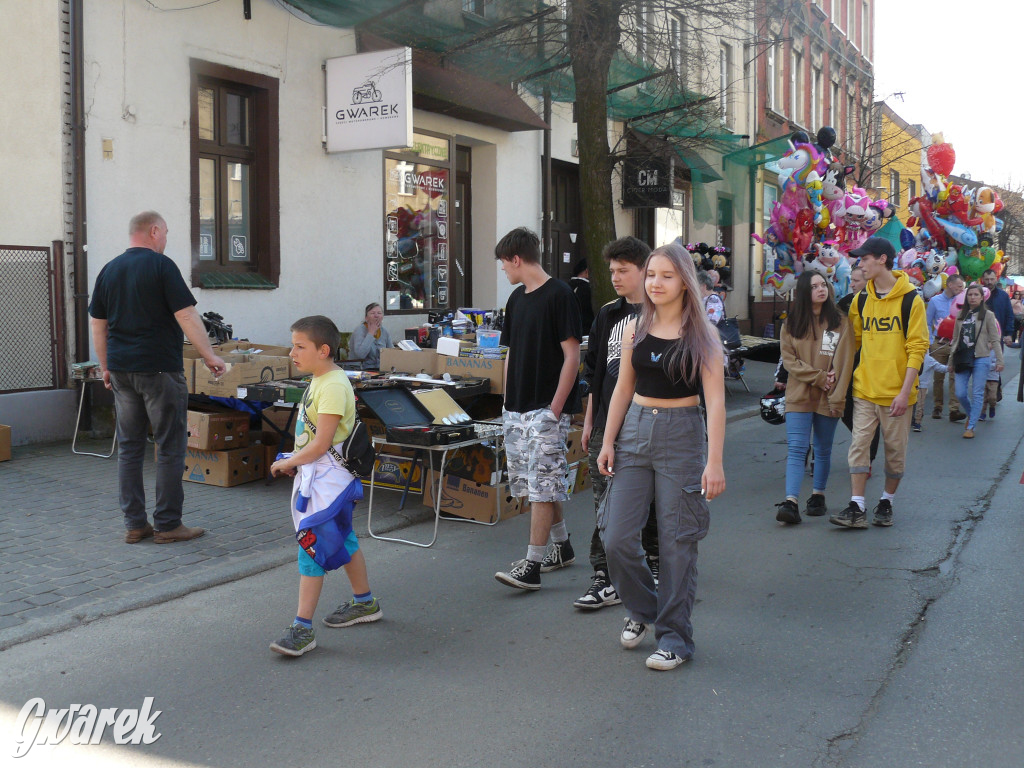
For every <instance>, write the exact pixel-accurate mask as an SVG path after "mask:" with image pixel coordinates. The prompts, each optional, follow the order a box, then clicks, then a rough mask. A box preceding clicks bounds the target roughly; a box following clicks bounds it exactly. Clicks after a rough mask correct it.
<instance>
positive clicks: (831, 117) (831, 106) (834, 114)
mask: <svg viewBox="0 0 1024 768" xmlns="http://www.w3.org/2000/svg"><path fill="white" fill-rule="evenodd" d="M828 124H829V125H831V126H832V127H833V128H835V127H836V126H837V125H839V83H832V98H831V99H830V100H829V103H828Z"/></svg>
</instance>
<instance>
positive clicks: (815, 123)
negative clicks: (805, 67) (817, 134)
mask: <svg viewBox="0 0 1024 768" xmlns="http://www.w3.org/2000/svg"><path fill="white" fill-rule="evenodd" d="M813 78H814V79H813V81H812V82H811V126H810V127H811V128H813V129H814V130H817V129H818V128H820V127H821V125H822V110H823V107H822V103H821V98H822V90H821V89H822V78H821V70H820V69H817V68H816V69H815V70H814V74H813Z"/></svg>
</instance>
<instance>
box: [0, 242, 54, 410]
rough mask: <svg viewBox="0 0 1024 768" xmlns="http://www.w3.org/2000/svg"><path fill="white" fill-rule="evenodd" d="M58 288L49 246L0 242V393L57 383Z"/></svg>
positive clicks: (47, 386) (49, 386)
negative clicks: (56, 299) (3, 243)
mask: <svg viewBox="0 0 1024 768" xmlns="http://www.w3.org/2000/svg"><path fill="white" fill-rule="evenodd" d="M57 256H58V258H59V254H58V255H57ZM58 290H59V282H58V281H57V280H56V279H55V270H54V258H53V257H52V256H51V253H50V249H49V248H40V247H35V246H24V245H0V393H3V392H23V391H26V390H36V389H53V388H55V387H58V386H60V384H61V382H60V380H61V378H62V377H61V376H60V375H59V374H58V360H59V359H60V358H62V355H61V354H60V345H59V344H58V333H61V335H62V331H63V328H62V327H59V326H58V323H57V322H56V312H55V306H56V303H55V301H54V298H55V293H56V292H57V291H58Z"/></svg>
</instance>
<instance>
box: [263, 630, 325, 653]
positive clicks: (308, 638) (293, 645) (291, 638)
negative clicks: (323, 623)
mask: <svg viewBox="0 0 1024 768" xmlns="http://www.w3.org/2000/svg"><path fill="white" fill-rule="evenodd" d="M314 648H316V636H315V635H314V634H313V630H312V629H306V627H304V626H302V625H301V624H292V625H291V626H290V627H288V629H286V630H285V636H284V637H282V638H281V639H280V640H278V641H277V642H276V643H271V644H270V650H272V651H273V652H274V653H280V654H281V655H283V656H301V655H302V654H304V653H306V652H307V651H312V650H313V649H314Z"/></svg>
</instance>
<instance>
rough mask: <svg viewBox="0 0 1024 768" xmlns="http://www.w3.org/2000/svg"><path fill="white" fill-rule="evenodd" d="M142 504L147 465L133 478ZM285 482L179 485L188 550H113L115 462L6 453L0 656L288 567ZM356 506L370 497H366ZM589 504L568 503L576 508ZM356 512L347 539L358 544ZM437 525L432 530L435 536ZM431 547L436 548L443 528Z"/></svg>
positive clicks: (102, 445) (736, 386)
mask: <svg viewBox="0 0 1024 768" xmlns="http://www.w3.org/2000/svg"><path fill="white" fill-rule="evenodd" d="M773 372H774V366H773V365H770V364H768V363H759V362H747V363H746V370H745V373H744V376H745V378H746V379H747V384H748V386H749V387H750V389H751V391H750V392H749V393H748V392H745V391H744V389H743V386H742V384H740V383H739V382H737V381H728V382H726V389H727V390H728V394H727V395H726V409H727V412H728V420H729V422H734V421H737V420H739V419H744V418H749V417H751V416H756V415H757V414H758V411H759V400H760V396H761V394H763V393H764V392H765V391H767V390H768V389H769V388H770V386H771V382H772V374H773ZM109 444H110V443H109V440H107V441H80V442H79V445H78V447H79V450H92V451H97V452H101V451H102V452H105V451H106V450H107V449H108V448H109ZM144 475H145V482H146V488H147V492H148V493H149V494H150V499H152V492H153V487H154V482H155V479H154V464H153V460H152V456H151V455H149V452H147V456H146V465H145V469H144ZM290 494H291V480H290V479H289V478H279V479H276V480H273V481H270V482H269V483H267V482H264V481H259V482H254V483H248V484H246V485H240V486H236V487H234V488H218V487H212V486H205V485H201V484H196V483H185V513H184V517H183V522H184V523H185V524H186V525H190V526H201V527H203V528H206V529H207V533H206V535H204V536H202V537H201V538H198V539H195V540H193V541H189V542H182V543H175V544H162V545H161V544H154V543H153V540H152V539H146V540H144V541H142V542H140V543H138V544H133V545H128V544H125V543H124V526H123V522H122V517H121V513H120V510H119V508H118V493H117V459H116V457H115V458H110V459H100V458H96V457H92V456H77V455H74V454H72V453H71V444H70V441H68V442H62V443H50V444H46V445H32V446H23V447H16V448H15V449H14V455H13V459H12V460H11V461H9V462H3V463H0V510H3V513H2V515H0V651H2V650H4V649H6V648H9V647H11V646H13V645H16V644H18V643H23V642H26V641H28V640H32V639H35V638H38V637H42V636H45V635H48V634H51V633H53V632H59V631H62V630H65V629H69V628H71V627H74V626H76V625H79V624H83V623H88V622H91V621H95V620H96V619H99V618H102V617H104V616H113V615H116V614H119V613H123V612H125V611H130V610H134V609H136V608H142V607H144V606H148V605H153V604H156V603H161V602H164V601H167V600H171V599H174V598H176V597H180V596H182V595H186V594H189V593H191V592H196V591H198V590H202V589H207V588H209V587H212V586H215V585H218V584H223V583H226V582H230V581H234V580H236V579H240V578H244V577H246V576H250V575H252V574H255V573H259V572H261V571H265V570H268V569H270V568H274V567H276V566H279V565H283V564H284V563H287V562H288V561H290V560H293V559H294V558H295V553H296V549H295V538H294V535H295V532H294V530H293V528H292V521H291V515H290V514H289V513H288V505H289V499H290ZM366 495H367V500H368V497H369V489H368V488H367V493H366ZM583 496H586V497H587V498H588V499H589V498H590V497H589V493H587V492H584V493H583V494H577V498H578V499H579V498H582V497H583ZM400 498H401V494H400V493H399V492H396V491H390V490H377V491H375V493H374V503H375V508H374V527H375V528H377V529H378V533H385V532H388V531H394V530H398V529H400V528H405V527H407V526H409V525H413V524H415V523H418V522H422V521H424V520H429V519H430V518H431V516H432V512H431V510H430V508H428V507H425V506H423V504H422V501H421V499H420V498H419V497H418V496H416V495H414V494H410V495H409V498H408V500H407V501H406V505H405V509H404V510H399V509H398V504H399V500H400ZM366 507H367V501H364V502H362V503H360V504H358V505H357V507H356V514H355V518H354V527H355V529H356V532H357V533H358V534H359V535H360V537H361V538H365V537H367V535H368V534H367V532H366V530H367V529H366ZM443 525H444V524H443V523H442V526H443ZM439 535H441V536H443V535H444V532H443V528H442V530H441V532H440V533H439Z"/></svg>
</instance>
